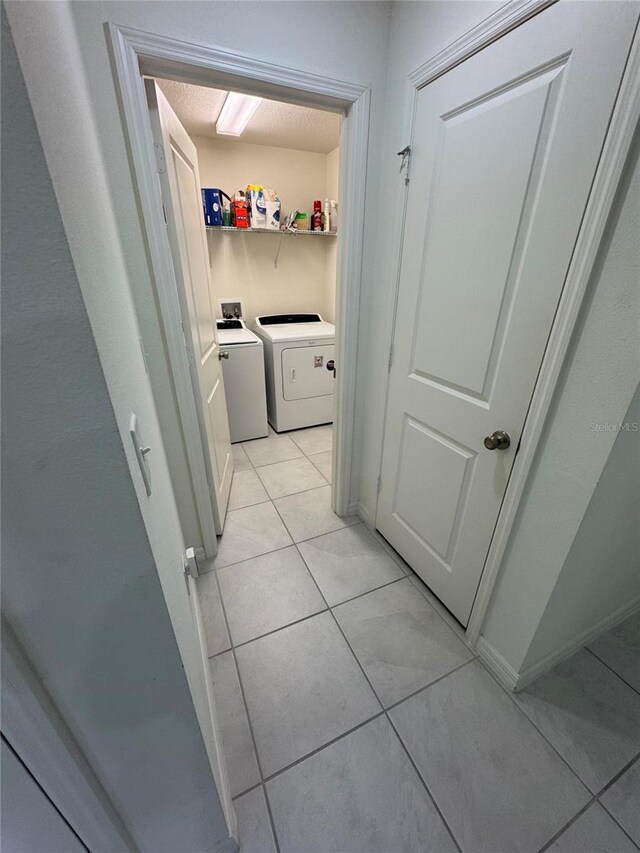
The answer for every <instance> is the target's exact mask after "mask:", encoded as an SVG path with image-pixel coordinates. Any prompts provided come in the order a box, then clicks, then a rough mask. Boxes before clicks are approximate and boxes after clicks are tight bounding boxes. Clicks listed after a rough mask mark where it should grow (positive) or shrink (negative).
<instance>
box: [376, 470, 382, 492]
mask: <svg viewBox="0 0 640 853" xmlns="http://www.w3.org/2000/svg"><path fill="white" fill-rule="evenodd" d="M381 488H382V474H378V485H377V487H376V494H378V495H379V494H380V489H381Z"/></svg>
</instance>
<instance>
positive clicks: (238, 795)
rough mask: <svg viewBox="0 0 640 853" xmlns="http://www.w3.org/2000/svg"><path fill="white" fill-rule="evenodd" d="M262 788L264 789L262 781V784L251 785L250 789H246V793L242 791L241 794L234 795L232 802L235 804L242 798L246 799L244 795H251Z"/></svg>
mask: <svg viewBox="0 0 640 853" xmlns="http://www.w3.org/2000/svg"><path fill="white" fill-rule="evenodd" d="M261 787H262V781H260V782H254V784H253V785H249V787H248V788H245V789H244V791H240V793H239V794H234V795H233V796H232V797H231V799H232V800H233V802H234V803H235V801H236V800H239V799H240V797H244V795H245V794H250V793H251V792H252V791H255V790H256V789H257V788H261Z"/></svg>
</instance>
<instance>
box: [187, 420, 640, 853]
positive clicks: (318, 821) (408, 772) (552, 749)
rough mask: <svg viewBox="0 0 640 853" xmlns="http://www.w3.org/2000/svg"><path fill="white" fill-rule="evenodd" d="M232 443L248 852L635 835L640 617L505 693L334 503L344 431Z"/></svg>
mask: <svg viewBox="0 0 640 853" xmlns="http://www.w3.org/2000/svg"><path fill="white" fill-rule="evenodd" d="M234 453H235V457H236V459H235V464H236V474H235V479H234V484H233V489H232V495H231V508H230V512H229V515H228V518H227V526H226V529H225V533H224V535H223V537H222V539H221V542H220V552H219V557H218V559H217V560H216V571H215V572H210V573H208V574H206V575H203V576H202V577H201V578H200V580H199V585H200V588H201V602H202V610H203V616H204V619H205V626H206V629H207V639H208V646H209V653H210V655H211V658H210V664H211V672H212V677H213V680H214V684H215V692H216V700H217V703H218V713H219V716H220V721H221V725H222V731H223V739H224V744H225V750H226V753H227V764H228V770H229V775H230V783H231V788H232V794H233V796H234V799H235V807H236V810H237V815H238V822H239V834H240V841H241V849H242V851H243V853H258V852H259V853H267V851H275V850H280V851H282V852H283V853H284V851H291V853H300V851H317V853H326V851H330V850H331V851H346V850H349V851H363V853H364V851H367V853H369V851H398V853H406V851H414V850H415V851H418V850H419V851H426V850H431V851H434V853H444V851H455V850H462V851H468V852H469V853H477V851H496V850H505V851H506V850H508V851H532V853H533V852H534V851H540V850H546V849H552V850H554V851H556V853H558V851H576V853H577V851H580V853H585V851H588V850H607V851H610V853H627V851H628V853H632V851H635V850H637V849H638V848H637V846H636V845H637V844H640V826H638V818H637V809H635V807H634V805H633V804H634V802H635V800H636V798H637V796H638V794H637V791H638V785H639V784H640V779H639V776H638V767H639V766H640V763H638V761H637V759H638V754H639V753H640V695H639V694H640V682H639V681H638V675H637V672H635V671H634V668H633V667H634V665H633V660H634V658H635V652H634V649H635V648H636V646H637V645H638V635H639V633H640V619H638V618H637V617H636V618H635V619H631V620H628V623H625V625H624V626H622V627H621V628H619V629H616V630H614V631H612V632H610V634H609V635H607V636H606V638H602V639H600V640H599V641H598V642H597V643H596V644H594V648H593V653H592V652H591V651H588V650H583V651H581V652H579V653H578V654H577V655H575V656H574V657H573V658H571V659H570V660H568V661H566V662H564V663H562V664H561V665H560V666H558V667H556V669H555V670H553V672H551V673H549V674H548V675H547V676H545V677H543V678H542V679H540V680H539V681H537V682H536V683H535V684H534V685H532V686H531V687H530V688H528V689H526V690H525V691H523V692H522V693H521V694H519V695H517V696H514V695H512V694H508V693H506V692H505V691H504V690H503V689H502V687H500V686H499V685H498V684H497V683H496V682H495V681H494V679H493V678H492V677H491V675H489V673H488V672H487V671H486V670H485V668H484V667H483V665H482V664H481V663H480V662H479V661H478V660H476V659H474V656H473V654H472V653H471V652H470V650H469V649H468V648H467V647H466V646H465V645H464V643H463V642H462V641H461V640H460V639H459V637H458V636H457V634H456V633H455V632H454V630H452V628H451V627H450V626H449V625H448V624H447V622H446V621H445V619H444V618H442V616H441V615H440V614H439V613H438V612H437V611H436V609H435V608H434V607H433V606H432V605H431V604H430V603H429V601H428V593H427V592H426V588H425V587H424V585H423V584H422V582H421V581H420V580H419V579H418V578H417V576H415V575H414V574H413V573H412V572H411V571H410V570H409V569H408V567H406V565H405V564H403V563H402V562H401V561H400V560H399V559H398V558H394V557H393V556H392V555H391V553H390V552H389V553H388V552H387V550H386V549H384V548H383V547H382V546H381V545H380V544H379V542H378V541H377V540H376V538H375V537H374V536H373V535H372V534H371V533H370V532H369V531H367V530H366V528H365V527H364V526H363V525H362V524H361V523H359V522H358V521H357V519H355V518H348V519H340V518H338V517H337V516H336V515H335V514H334V513H333V512H332V511H331V508H330V505H329V500H330V486H329V480H330V477H331V428H330V427H317V428H313V429H308V430H301V431H298V432H295V433H289V434H287V435H276V434H275V433H272V434H270V435H269V437H268V438H266V439H260V440H258V441H254V442H246V443H245V444H244V445H236V446H234ZM632 838H633V841H632V840H631V839H632ZM275 839H277V841H276V840H275ZM634 841H635V843H634Z"/></svg>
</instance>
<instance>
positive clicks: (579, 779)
mask: <svg viewBox="0 0 640 853" xmlns="http://www.w3.org/2000/svg"><path fill="white" fill-rule="evenodd" d="M477 661H478V663H479V664H480V666H481V667H482V668H483V669H484V671H485V672H488V673H489V675H490V676H491V678H492V679H493V681H494V682H495V683H496V684H497V685H498V687H499V688H500V690H502V692H503V693H504V694H505V695H506V696H507V697H508V698H509V699H510V700H511V702H512V703H513V704H514V705H515V707H516V708H517V709H518V711H520V713H521V714H522V716H523V717H524V718H525V720H527V722H528V723H530V724H531V725H532V726H533V728H534V729H535V730H536V731H537V732H538V734H539V735H540V737H541V738H542V739H543V740H544V741H545V742H546V743H547V745H548V746H549V747H550V748H551V749H552V751H553V752H555V754H556V755H557V756H558V758H559V759H560V760H561V761H562V763H563V764H564V765H565V766H566V767H568V768H569V770H570V771H571V773H572V774H573V775H574V776H575V777H576V779H577V780H578V782H579V783H580V784H581V785H582V787H583V788H584V789H585V790H586V791H587V793H588V794H590V795H591V797H595V796H596V795H595V794H594V792H593V791H592V790H591V788H590V787H589V786H588V785H587V783H586V782H584V781H583V780H582V779H581V778H580V776H579V775H578V772H577V771H576V770H574V769H573V767H572V766H571V765H570V764H569V762H568V761H567V760H566V758H564V756H562V755H561V754H560V752H559V751H558V749H557V748H556V746H555V745H554V744H553V743H551V741H550V740H549V738H548V737H547V736H546V735H545V734H544V732H543V731H541V730H540V729H539V728H538V726H537V725H536V723H534V721H533V720H532V719H531V718H530V717H529V715H528V714H527V713H526V711H525V710H524V708H523V707H521V706H520V705H519V704H518V703H517V702H516V700H515V698H514V697H515V694H514V693H513V692H512V691H511V690H507V688H506V687H504V686H503V685H502V684H501V683H500V682H499V681H498V679H497V678H496V676H495V675H494V674H493V673H492V672H491V670H490V669H489V668H488V667H486V666H485V665H484V663H483V662H482V661H481V660H480V658H477Z"/></svg>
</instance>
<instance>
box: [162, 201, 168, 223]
mask: <svg viewBox="0 0 640 853" xmlns="http://www.w3.org/2000/svg"><path fill="white" fill-rule="evenodd" d="M162 215H163V216H164V224H165V225H166V224H167V211H166V209H165V206H164V204H163V205H162Z"/></svg>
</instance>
